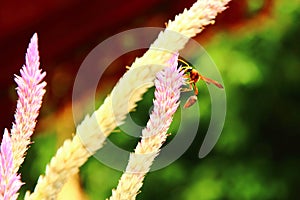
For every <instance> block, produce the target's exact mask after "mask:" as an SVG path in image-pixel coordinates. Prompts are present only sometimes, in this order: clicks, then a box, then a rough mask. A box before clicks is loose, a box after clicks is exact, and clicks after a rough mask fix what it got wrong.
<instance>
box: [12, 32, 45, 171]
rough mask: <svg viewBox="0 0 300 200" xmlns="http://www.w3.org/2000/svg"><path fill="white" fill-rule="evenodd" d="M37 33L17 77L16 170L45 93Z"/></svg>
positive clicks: (14, 126) (14, 132)
mask: <svg viewBox="0 0 300 200" xmlns="http://www.w3.org/2000/svg"><path fill="white" fill-rule="evenodd" d="M37 40H38V38H37V34H36V33H35V34H34V35H33V37H32V38H31V41H30V43H29V46H28V49H27V53H26V56H25V59H26V63H25V65H23V67H22V69H21V70H20V73H21V76H17V75H16V78H15V82H16V83H17V85H18V87H17V93H18V102H17V109H16V113H15V122H14V123H13V126H12V129H11V139H12V146H13V149H12V150H13V156H14V160H13V165H14V170H13V171H14V172H17V171H18V169H19V167H20V165H21V164H22V163H23V161H24V154H25V152H26V150H27V148H28V145H29V144H30V137H31V135H32V133H33V131H34V128H35V125H36V119H37V117H38V114H39V109H40V107H41V104H42V98H43V96H44V94H45V92H46V91H45V89H44V87H45V86H46V82H41V81H42V80H43V78H44V77H45V75H46V73H45V72H43V73H42V70H41V69H39V66H40V61H39V59H40V57H39V51H38V44H37Z"/></svg>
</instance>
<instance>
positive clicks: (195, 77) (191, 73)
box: [178, 59, 223, 108]
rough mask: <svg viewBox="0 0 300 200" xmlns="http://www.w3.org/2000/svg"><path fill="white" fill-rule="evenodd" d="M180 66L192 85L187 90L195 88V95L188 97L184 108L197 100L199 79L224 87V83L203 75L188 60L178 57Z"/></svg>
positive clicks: (188, 82)
mask: <svg viewBox="0 0 300 200" xmlns="http://www.w3.org/2000/svg"><path fill="white" fill-rule="evenodd" d="M178 66H179V67H180V70H183V71H184V73H185V77H186V79H187V84H189V85H190V87H189V88H186V89H185V90H183V91H184V92H185V91H191V90H194V95H192V96H190V97H189V98H188V100H187V101H186V102H185V104H184V106H183V107H184V108H189V107H191V106H192V105H194V104H195V103H196V101H197V95H198V88H197V86H196V83H197V82H198V81H199V80H203V81H204V82H206V83H208V84H211V83H212V84H214V85H215V86H217V87H218V88H221V89H223V85H222V84H220V83H219V82H217V81H215V80H212V79H210V78H207V77H205V76H203V75H201V74H200V73H199V72H198V71H197V70H196V69H194V68H193V67H192V65H190V64H189V63H188V62H187V61H185V60H182V59H178Z"/></svg>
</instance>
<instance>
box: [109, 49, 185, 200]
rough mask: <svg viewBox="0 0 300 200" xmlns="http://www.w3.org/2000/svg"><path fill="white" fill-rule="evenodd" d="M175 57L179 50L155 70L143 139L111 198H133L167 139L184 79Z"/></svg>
mask: <svg viewBox="0 0 300 200" xmlns="http://www.w3.org/2000/svg"><path fill="white" fill-rule="evenodd" d="M177 58H178V54H177V55H176V56H174V57H173V58H172V60H171V61H170V65H171V67H167V68H165V69H164V70H163V71H161V72H158V73H157V76H156V78H157V79H156V80H155V87H156V90H155V100H154V101H153V104H154V108H153V111H152V113H151V115H150V119H149V121H148V123H147V126H146V128H145V129H143V131H142V139H141V141H140V142H139V143H138V145H137V147H136V149H135V152H134V153H131V154H130V158H129V163H128V165H127V168H126V172H125V173H124V174H123V175H122V177H121V179H120V180H119V184H118V186H117V188H116V189H115V190H113V191H112V196H111V197H110V198H109V199H110V200H121V199H128V200H132V199H135V197H136V195H137V193H138V191H139V189H140V188H141V187H142V185H143V180H144V176H145V175H146V173H147V172H148V171H149V170H150V166H151V165H152V163H153V161H154V159H155V157H156V156H157V155H158V154H159V151H160V148H161V146H162V144H163V143H164V142H165V141H166V138H167V131H168V129H169V126H170V124H171V122H172V120H173V114H174V113H175V111H176V110H177V108H178V105H179V97H180V88H181V86H182V85H183V84H184V83H185V79H184V78H183V71H180V70H179V69H177Z"/></svg>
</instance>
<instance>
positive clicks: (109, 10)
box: [0, 0, 273, 131]
mask: <svg viewBox="0 0 300 200" xmlns="http://www.w3.org/2000/svg"><path fill="white" fill-rule="evenodd" d="M194 2H195V1H194V0H186V1H172V2H171V1H167V0H161V1H159V0H147V1H139V0H128V1H121V0H112V1H108V2H105V3H104V2H103V1H97V0H92V1H80V0H65V1H37V0H34V1H5V2H1V6H0V48H1V53H0V60H1V68H0V91H1V92H0V97H1V100H0V101H1V103H0V111H1V112H0V119H1V120H0V131H1V130H2V131H3V130H4V128H10V127H11V122H12V121H13V114H14V110H15V107H16V99H15V98H12V97H15V96H13V95H14V94H12V93H13V92H12V91H13V89H12V88H14V87H15V84H14V82H13V74H19V69H20V68H21V66H22V65H23V63H24V56H25V52H26V48H27V45H28V43H29V39H30V38H31V36H32V35H33V33H34V32H37V33H38V37H39V50H40V56H41V65H42V68H43V70H44V71H46V72H47V78H46V81H47V83H48V86H47V93H46V95H47V97H48V98H51V95H52V94H53V91H51V85H53V84H58V85H59V87H64V85H60V84H63V83H66V80H67V81H68V82H69V84H70V85H72V81H73V80H74V76H75V75H76V72H77V69H78V68H79V66H80V64H81V62H82V61H83V59H84V57H85V56H86V55H87V54H88V53H89V51H90V50H91V49H92V48H93V47H94V46H96V45H97V44H98V43H100V42H101V41H102V40H104V39H105V38H107V37H109V36H111V35H113V34H116V33H118V32H120V31H122V30H128V29H131V28H136V27H144V26H159V27H162V26H164V22H166V20H168V19H173V18H174V16H175V15H176V14H178V13H180V12H182V10H183V8H186V7H190V6H191V5H192V4H193V3H194ZM272 2H273V1H272V0H266V1H265V6H264V7H265V8H267V11H268V12H269V11H270V8H271V6H270V3H272ZM229 7H230V8H229V9H228V10H226V12H224V13H223V14H221V16H218V19H217V24H216V25H215V26H213V27H212V28H213V29H214V30H215V29H218V27H219V28H220V27H222V29H224V27H225V28H232V27H236V26H237V25H241V24H244V22H246V21H247V20H248V17H247V1H246V0H236V1H235V0H233V1H232V2H231V3H230V4H229ZM265 11H266V10H265ZM208 29H210V28H208ZM210 33H211V32H210ZM204 34H205V33H204ZM62 66H63V68H64V69H58V68H59V67H62ZM56 70H63V71H64V72H67V76H69V77H65V78H64V77H62V78H61V79H58V78H56V79H55V72H56ZM72 76H73V78H72ZM117 76H120V74H119V75H117ZM56 77H57V76H56ZM62 79H64V80H62ZM58 80H62V82H61V83H59V82H55V83H53V82H54V81H58ZM64 81H65V82H64ZM71 90H72V87H68V88H67V89H66V91H65V93H64V95H65V96H66V95H68V96H69V97H68V99H69V100H71V92H72V91H71ZM49 102H51V101H49ZM56 102H60V99H56ZM43 106H45V105H43ZM52 106H53V108H54V109H58V108H59V104H55V103H54V104H53V105H52Z"/></svg>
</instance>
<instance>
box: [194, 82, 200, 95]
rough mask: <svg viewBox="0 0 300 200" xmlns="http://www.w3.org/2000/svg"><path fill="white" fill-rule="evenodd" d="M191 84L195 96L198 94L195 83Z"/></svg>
mask: <svg viewBox="0 0 300 200" xmlns="http://www.w3.org/2000/svg"><path fill="white" fill-rule="evenodd" d="M192 85H193V88H194V94H195V95H196V96H197V95H198V92H199V91H198V87H197V86H196V84H195V83H192Z"/></svg>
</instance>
